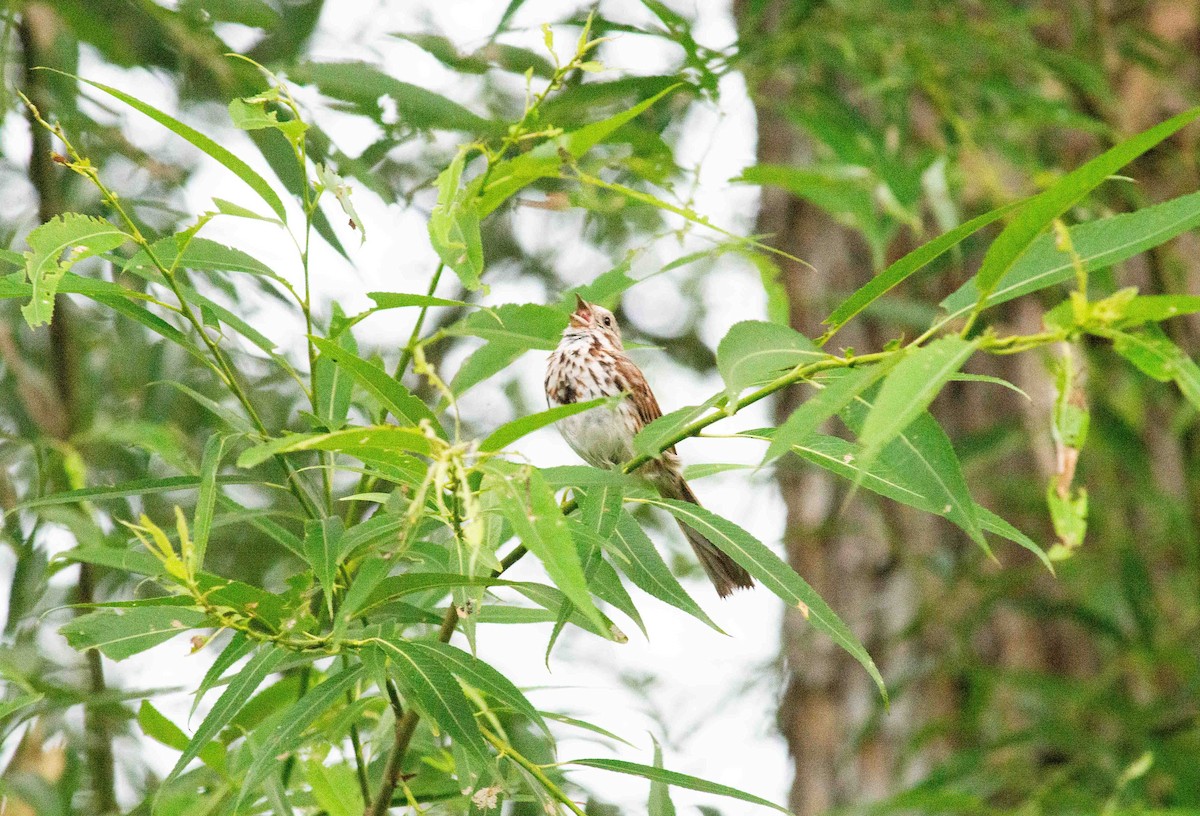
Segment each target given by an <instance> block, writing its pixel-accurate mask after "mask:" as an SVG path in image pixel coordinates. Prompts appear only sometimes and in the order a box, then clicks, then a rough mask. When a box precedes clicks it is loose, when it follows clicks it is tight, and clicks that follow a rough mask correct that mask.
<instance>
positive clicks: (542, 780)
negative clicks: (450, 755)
mask: <svg viewBox="0 0 1200 816" xmlns="http://www.w3.org/2000/svg"><path fill="white" fill-rule="evenodd" d="M479 731H480V733H482V734H483V738H484V739H485V740H487V741H488V742H490V743H491V744H492V745H493V746H495V748H496V750H498V751H499V752H500V755H501V756H507V757H508V758H509V759H511V760H512V761H513V762H515V763H517V764H518V765H520V766H521V767H522V768H524V769H525V770H526V771H527V772H528V773H529V775H530V776H532V777H533V778H534V779H536V780H537V781H538V784H540V785H541V786H542V787H543V788H545V789H546V792H547V793H549V794H550V795H551V796H553V797H554V798H555V799H557V800H558V801H559V802H561V803H562V804H564V805H566V806H567V808H568V809H570V811H571V812H572V813H574V814H576V816H587V814H586V813H584V812H583V810H581V809H580V807H579V805H577V804H575V802H573V801H572V800H571V797H569V796H567V794H566V792H565V791H563V789H562V788H560V787H559V786H558V785H556V784H555V783H554V782H553V780H551V779H550V777H548V776H546V772H545V771H543V770H542V767H541V766H540V765H538V764H536V763H534V762H531V761H530V760H529V758H528V757H526V756H525V755H523V754H521V753H520V752H519V751H517V749H515V748H513V747H512V746H511V745H509V744H508V743H507V742H505V741H504V740H502V739H500V737H498V736H497V735H495V734H493V733H492V732H491V731H490V730H488V729H487V728H484V727H483V726H482V725H481V726H479Z"/></svg>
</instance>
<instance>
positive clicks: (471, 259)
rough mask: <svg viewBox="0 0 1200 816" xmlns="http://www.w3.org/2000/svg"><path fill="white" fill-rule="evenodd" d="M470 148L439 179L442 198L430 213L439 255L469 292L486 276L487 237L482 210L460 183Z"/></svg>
mask: <svg viewBox="0 0 1200 816" xmlns="http://www.w3.org/2000/svg"><path fill="white" fill-rule="evenodd" d="M471 149H472V148H470V147H462V148H460V149H459V151H458V154H457V155H456V156H455V157H454V160H453V161H452V162H450V165H449V166H448V167H447V168H446V169H445V170H443V171H442V172H441V174H440V175H439V176H438V179H437V187H438V198H437V203H435V204H434V205H433V212H432V213H430V215H429V241H430V243H432V244H433V248H434V250H435V251H436V252H437V254H438V257H439V258H441V259H442V261H443V262H444V263H445V264H446V265H447V266H449V267H450V268H451V269H453V270H454V274H456V275H458V278H459V280H461V281H462V284H463V286H465V287H466V288H467V289H468V290H469V291H470V290H475V289H478V288H479V285H480V278H481V276H482V275H483V239H482V238H481V237H480V234H479V221H480V214H479V209H478V207H477V206H476V204H475V201H474V199H473V198H472V197H471V196H469V195H468V193H467V191H466V190H464V189H463V188H462V187H460V186H459V181H460V180H461V178H462V172H463V167H464V166H465V165H466V160H467V154H468V153H469V152H470V151H471Z"/></svg>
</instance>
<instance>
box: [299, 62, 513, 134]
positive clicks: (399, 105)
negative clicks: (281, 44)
mask: <svg viewBox="0 0 1200 816" xmlns="http://www.w3.org/2000/svg"><path fill="white" fill-rule="evenodd" d="M299 75H300V76H301V77H306V78H307V79H309V80H310V81H312V82H313V83H314V84H315V85H316V86H317V89H318V90H320V91H321V93H323V94H325V95H326V96H331V97H333V98H334V99H342V100H345V101H346V102H351V103H354V104H355V105H356V106H357V107H358V108H359V109H360V110H361V111H363V112H364V113H366V114H368V115H371V114H373V113H377V112H379V111H380V108H379V99H380V97H388V98H390V99H391V100H392V101H393V102H394V103H395V104H396V113H397V114H398V116H399V119H400V124H402V125H404V126H407V127H411V128H416V129H418V130H429V129H432V130H461V131H469V132H472V133H488V132H491V131H493V130H495V129H496V126H495V124H494V123H492V122H489V121H488V120H486V119H484V118H482V117H480V116H477V115H476V114H474V113H472V112H471V111H469V110H467V109H466V108H464V107H463V106H462V105H459V104H458V103H457V102H453V101H451V100H449V99H447V98H446V97H444V96H440V95H438V94H435V93H433V92H432V91H428V90H426V89H425V88H422V87H420V86H418V85H412V84H410V83H408V82H401V81H400V80H398V79H395V78H394V77H391V76H389V75H388V74H386V73H384V72H383V71H381V70H380V69H379V68H377V67H376V66H374V65H370V64H369V63H365V62H314V63H308V64H307V65H304V66H301V69H300V71H299ZM377 118H378V117H377Z"/></svg>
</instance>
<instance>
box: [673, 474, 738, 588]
mask: <svg viewBox="0 0 1200 816" xmlns="http://www.w3.org/2000/svg"><path fill="white" fill-rule="evenodd" d="M664 470H665V469H664ZM658 482H659V490H660V491H661V492H662V494H663V495H664V496H666V497H667V498H671V499H679V500H681V501H686V502H691V503H692V504H695V505H699V504H700V501H699V499H697V498H696V494H695V493H693V492H692V488H691V487H689V486H688V483H687V481H685V480H684V478H683V476H682V474H680V473H671V472H669V471H667V472H664V473H662V474H661V476H660V478H659V479H658ZM679 529H681V530H683V534H684V535H685V536H687V540H688V541H689V542H690V543H691V545H692V549H693V550H695V551H696V557H697V558H699V559H700V566H702V567H704V572H705V573H707V574H708V579H709V580H710V581H712V583H713V586H714V587H716V588H717V594H718V595H720V596H721V597H722V598H724V597H726V596H728V595H729V594H730V593H731V592H733V591H734V590H735V589H750V588H752V587H753V586H754V579H753V578H751V577H750V573H748V572H746V570H745V569H743V568H742V566H741V565H740V564H738V563H737V562H736V561H734V560H733V559H732V558H730V557H729V556H728V555H726V554H725V553H724V552H722V551H721V550H719V549H717V546H716V545H715V544H713V543H712V542H711V541H709V540H708V539H707V538H705V537H704V536H702V535H700V533H698V532H696V531H695V530H693V529H692V528H691V527H688V526H687V525H686V524H684V523H683V522H679Z"/></svg>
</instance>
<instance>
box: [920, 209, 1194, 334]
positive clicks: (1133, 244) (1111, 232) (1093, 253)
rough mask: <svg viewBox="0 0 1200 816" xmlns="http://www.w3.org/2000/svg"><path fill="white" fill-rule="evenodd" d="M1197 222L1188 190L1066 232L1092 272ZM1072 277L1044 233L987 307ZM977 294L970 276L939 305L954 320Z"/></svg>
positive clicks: (1067, 259)
mask: <svg viewBox="0 0 1200 816" xmlns="http://www.w3.org/2000/svg"><path fill="white" fill-rule="evenodd" d="M1198 225H1200V193H1189V194H1188V195H1184V196H1180V197H1179V198H1174V199H1171V200H1170V201H1165V202H1163V203H1162V204H1155V205H1153V206H1150V207H1143V208H1142V209H1140V210H1138V211H1137V212H1132V213H1124V214H1122V215H1115V216H1113V217H1111V218H1102V219H1100V220H1098V221H1089V222H1088V223H1086V224H1079V225H1077V226H1074V227H1071V228H1070V230H1069V233H1070V236H1071V244H1072V245H1073V246H1074V248H1075V252H1076V253H1077V254H1078V255H1079V259H1080V261H1082V263H1083V267H1084V269H1087V270H1089V271H1090V270H1094V269H1104V268H1106V267H1109V266H1112V265H1113V264H1117V263H1120V262H1121V261H1124V260H1127V259H1129V258H1132V257H1133V256H1135V255H1137V254H1138V253H1141V252H1144V251H1146V250H1147V249H1150V248H1152V247H1155V246H1158V245H1160V244H1163V243H1165V242H1167V241H1169V240H1171V239H1172V238H1174V237H1176V236H1177V235H1180V234H1182V233H1184V232H1187V231H1188V230H1191V229H1194V228H1195V227H1196V226H1198ZM1074 278H1075V267H1074V265H1073V263H1072V260H1071V257H1070V256H1069V255H1067V254H1066V253H1065V252H1061V251H1060V250H1059V249H1058V248H1057V247H1056V245H1055V241H1054V236H1052V235H1042V236H1040V237H1038V239H1037V240H1036V241H1034V242H1033V243H1032V244H1031V245H1030V247H1029V251H1028V252H1026V253H1025V254H1024V255H1022V256H1021V258H1020V259H1019V260H1017V261H1016V263H1014V264H1013V265H1012V267H1011V268H1010V269H1009V270H1008V272H1007V273H1005V275H1004V277H1002V278H1001V279H1000V281H999V282H998V283H997V284H996V287H995V289H994V290H993V291H992V292H991V294H989V295H988V297H987V300H986V301H985V305H986V306H995V305H997V304H1000V303H1004V302H1006V301H1009V300H1012V299H1013V298H1016V297H1020V296H1021V295H1026V294H1029V293H1030V292H1036V291H1038V290H1040V289H1045V288H1046V287H1049V286H1055V285H1057V284H1061V283H1066V282H1068V281H1071V280H1074ZM979 297H980V290H979V285H978V282H977V280H976V278H972V279H971V280H969V281H967V282H966V283H965V284H963V285H962V286H961V287H960V288H959V289H958V291H956V292H954V294H952V295H950V296H949V297H947V298H946V299H945V300H943V301H942V303H941V306H942V308H943V309H945V310H946V312H947V317H948V318H950V319H953V318H958V317H962V316H964V315H966V314H967V313H969V312H970V311H971V310H972V309H974V308H975V304H976V303H977V302H978V301H979Z"/></svg>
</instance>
